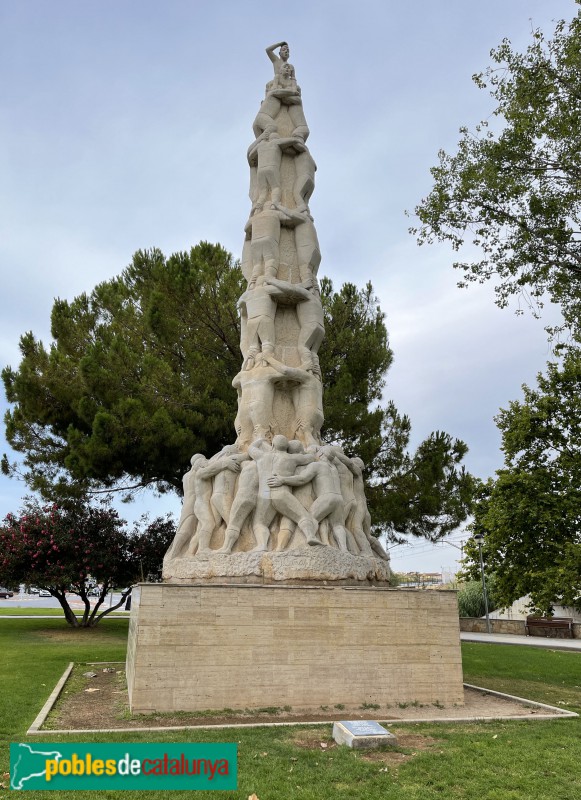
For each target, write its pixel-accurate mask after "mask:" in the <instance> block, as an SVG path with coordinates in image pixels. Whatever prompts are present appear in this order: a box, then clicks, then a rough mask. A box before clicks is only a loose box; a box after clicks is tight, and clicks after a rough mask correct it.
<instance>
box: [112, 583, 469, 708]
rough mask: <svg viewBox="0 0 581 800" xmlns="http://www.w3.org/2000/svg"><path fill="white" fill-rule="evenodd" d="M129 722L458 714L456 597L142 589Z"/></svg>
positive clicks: (134, 629) (136, 604) (133, 627)
mask: <svg viewBox="0 0 581 800" xmlns="http://www.w3.org/2000/svg"><path fill="white" fill-rule="evenodd" d="M134 593H135V597H134V600H133V605H132V610H131V623H130V634H129V646H128V656H127V677H128V684H129V697H130V703H131V707H132V709H133V711H136V712H144V713H145V712H152V711H199V710H205V709H217V710H219V709H223V708H237V709H240V708H259V707H265V706H278V707H281V706H285V705H288V706H291V707H292V709H293V710H301V709H303V710H307V709H317V708H319V707H320V706H321V705H327V706H329V707H332V706H334V705H335V704H339V703H340V704H343V705H344V706H345V708H346V709H349V708H351V709H358V708H360V706H362V705H363V704H365V703H376V704H379V705H380V706H381V707H385V706H387V705H393V704H396V703H403V702H407V703H410V702H414V701H417V702H420V703H426V704H428V703H435V702H439V703H442V704H444V705H454V704H462V702H463V688H462V665H461V654H460V636H459V624H458V609H457V602H456V593H455V592H423V591H419V590H418V591H413V590H409V589H408V590H401V589H383V588H375V587H374V588H359V587H346V586H340V587H324V586H317V587H304V586H301V587H294V586H250V585H242V586H216V585H184V584H182V585H171V584H141V585H140V586H139V587H138V588H137V587H136V589H134Z"/></svg>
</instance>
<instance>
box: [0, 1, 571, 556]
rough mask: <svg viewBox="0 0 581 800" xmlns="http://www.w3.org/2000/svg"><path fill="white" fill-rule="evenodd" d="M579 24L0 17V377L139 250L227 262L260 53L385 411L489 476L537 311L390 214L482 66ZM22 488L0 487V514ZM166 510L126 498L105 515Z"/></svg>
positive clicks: (239, 228) (322, 7)
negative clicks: (293, 81)
mask: <svg viewBox="0 0 581 800" xmlns="http://www.w3.org/2000/svg"><path fill="white" fill-rule="evenodd" d="M576 11H577V6H575V3H574V2H573V0H550V2H547V0H487V2H484V3H483V2H476V0H443V2H440V3H434V2H428V1H427V0H406V2H401V0H398V2H394V1H393V0H377V2H376V1H375V0H359V2H357V3H355V2H349V3H348V2H343V1H342V0H339V2H337V1H336V0H334V1H333V2H331V1H330V0H329V2H324V0H308V2H307V1H303V0H295V2H294V3H257V2H252V0H251V2H246V3H242V2H239V0H226V1H224V0H216V2H214V3H208V2H203V1H202V0H164V2H163V3H162V2H160V1H159V0H155V1H154V0H100V2H98V3H97V2H79V0H52V2H46V0H13V1H12V2H11V1H10V0H0V27H1V30H2V47H1V48H0V69H1V72H2V88H1V89H0V94H1V98H2V99H1V108H2V113H1V114H0V142H1V147H0V176H1V177H0V268H1V270H2V293H1V297H0V303H1V313H2V317H1V319H2V325H1V329H0V364H1V365H2V366H4V365H6V364H9V365H11V366H13V367H17V365H18V363H19V351H18V340H19V337H20V335H21V334H22V333H24V332H25V331H28V330H32V331H33V332H34V333H35V335H36V336H38V337H39V338H41V339H43V340H44V341H45V343H47V342H49V341H50V333H49V318H50V310H51V307H52V303H53V300H54V298H55V297H61V298H66V299H72V298H73V297H74V296H75V295H77V294H79V293H80V292H84V291H87V292H90V291H91V289H92V288H93V287H94V286H95V284H96V283H98V282H99V281H102V280H106V279H108V278H111V277H113V276H114V275H117V274H118V273H119V272H120V271H121V270H122V269H123V268H124V267H125V266H127V264H128V263H129V262H130V260H131V256H132V254H133V253H134V252H135V250H137V249H140V248H149V247H159V248H160V249H161V250H162V251H164V252H165V253H166V254H170V253H171V252H175V251H181V250H186V249H188V248H189V247H190V246H191V245H193V244H195V243H197V242H198V241H200V240H201V239H205V240H208V241H211V242H220V243H221V244H222V245H224V246H225V247H226V248H228V249H229V250H230V251H231V252H232V253H233V254H234V255H235V256H239V255H240V254H241V249H242V242H243V235H244V234H243V228H244V224H245V222H246V219H247V218H248V213H249V207H250V206H249V200H248V177H249V176H248V165H247V162H246V157H245V154H246V149H247V147H248V145H249V144H250V142H251V141H252V139H253V135H252V127H251V125H252V121H253V119H254V116H255V114H256V112H257V111H258V107H259V104H260V101H261V98H262V96H263V93H264V85H265V83H266V81H267V80H270V78H271V77H272V66H271V64H270V62H269V60H268V58H267V56H266V55H265V52H264V49H265V47H266V46H267V45H269V44H272V43H273V42H276V41H280V40H282V39H286V40H288V41H289V43H290V47H291V58H290V60H291V62H292V63H293V64H294V66H295V69H296V74H297V80H298V82H299V84H300V85H301V87H302V93H303V101H304V110H305V114H306V118H307V121H308V123H309V127H310V130H311V136H310V138H309V148H310V150H311V153H312V155H313V157H314V158H315V160H316V162H317V165H318V171H317V186H316V189H315V193H314V195H313V198H312V200H311V211H312V213H313V215H314V217H315V222H316V225H317V230H318V234H319V241H320V244H321V250H322V254H323V262H322V265H321V269H320V275H327V276H329V277H330V278H332V279H333V281H334V282H335V284H336V286H337V287H338V286H339V285H340V284H341V283H342V282H344V281H353V282H355V283H357V284H358V285H360V286H361V285H363V284H364V283H365V282H366V281H367V280H371V281H372V283H373V285H374V287H375V290H376V292H377V295H378V297H379V299H380V302H381V307H382V308H383V310H384V311H385V313H386V315H387V327H388V330H389V334H390V341H391V346H392V348H393V350H394V353H395V362H394V366H393V367H392V369H391V371H390V372H389V375H388V379H387V388H386V399H387V398H392V399H393V400H394V401H395V402H396V405H397V406H398V408H399V410H400V411H401V412H405V413H407V414H409V415H410V417H411V420H412V426H413V441H414V443H415V444H417V443H418V442H419V441H421V439H423V438H424V437H425V436H427V435H428V434H429V433H430V432H431V431H433V430H445V431H447V432H449V433H451V434H452V435H454V436H457V437H459V438H461V439H463V440H464V441H465V442H466V443H467V444H468V446H469V448H470V453H469V455H468V457H467V460H466V464H467V466H468V468H469V469H470V470H471V471H472V472H474V473H475V474H476V475H479V476H481V477H487V476H489V475H492V474H494V471H495V470H496V469H498V468H499V467H500V466H501V464H502V458H501V453H500V451H499V441H500V439H499V435H498V432H497V429H496V427H495V425H494V422H493V417H494V415H495V414H496V413H497V411H498V409H499V407H501V406H504V407H505V406H506V405H507V404H508V402H509V401H510V400H512V399H517V398H518V397H519V396H520V386H521V384H522V383H524V382H527V383H531V382H533V381H534V379H535V375H536V373H537V372H538V371H539V370H541V369H543V368H544V365H545V362H546V361H547V359H548V358H549V357H550V352H549V349H548V346H547V342H546V336H545V333H544V331H543V325H544V324H546V323H547V321H550V319H551V310H550V309H549V310H547V314H546V318H545V320H543V321H542V322H539V321H537V320H534V319H533V318H532V317H531V316H530V315H529V314H525V315H524V316H515V315H514V313H511V311H509V310H503V311H501V310H499V309H497V308H496V307H495V305H494V297H493V287H492V286H484V287H475V288H471V289H469V290H463V291H462V290H460V289H457V288H456V282H457V280H458V279H459V275H458V274H457V273H456V271H455V270H453V269H452V266H451V264H452V262H453V260H454V258H453V254H452V252H451V251H450V250H449V249H448V248H445V247H429V248H428V247H422V248H418V247H417V245H416V243H415V240H414V239H413V237H411V236H410V235H409V233H408V232H407V229H408V226H409V225H410V220H409V219H407V218H406V216H405V214H404V212H405V210H406V209H408V210H410V211H412V210H413V208H414V206H415V205H417V203H418V202H419V201H420V200H421V198H422V197H424V196H425V195H426V194H427V193H428V192H429V190H430V188H431V183H430V174H429V169H430V167H431V166H433V165H434V164H435V163H436V162H437V152H438V149H439V148H444V149H446V150H448V151H453V150H454V148H455V145H456V143H457V141H458V128H459V127H460V126H461V125H468V126H469V127H471V126H474V125H475V124H477V123H478V121H479V120H480V119H482V118H486V117H488V115H489V114H490V112H491V110H492V107H493V106H492V101H491V99H490V98H489V96H488V95H487V94H486V93H485V92H483V91H481V90H478V89H477V88H476V87H475V86H474V84H473V83H472V81H471V76H472V74H473V73H475V72H478V71H480V70H483V69H484V68H485V67H486V66H487V65H488V64H489V62H490V59H489V51H490V49H491V48H492V47H495V46H496V45H498V44H499V43H500V41H501V40H502V39H503V37H507V38H509V39H510V40H511V42H512V43H513V46H514V47H515V48H516V49H524V48H525V47H526V46H527V44H528V43H529V41H530V32H531V29H532V28H533V27H540V28H542V29H543V30H544V31H545V32H546V33H550V32H552V30H553V29H554V21H555V20H557V19H560V18H565V19H570V18H571V17H573V16H574V14H575V13H576ZM514 308H516V306H514V307H513V310H514ZM552 318H553V319H554V318H555V313H554V312H553V314H552ZM5 408H6V402H5V398H4V397H2V410H4V409H5ZM1 445H2V452H6V451H7V452H9V454H10V451H9V450H8V446H7V445H6V443H5V442H4V440H2V442H1ZM12 455H13V454H12ZM24 493H25V487H23V485H22V484H19V483H18V482H17V481H14V480H9V479H7V478H5V477H0V515H1V516H4V514H5V513H7V512H8V511H15V510H17V508H18V507H19V505H20V499H21V497H22V495H23V494H24ZM179 506H180V501H179V499H177V498H171V499H170V498H163V499H161V500H152V499H148V500H145V499H144V500H143V501H142V502H141V503H139V504H136V505H134V506H133V508H125V509H124V513H125V516H129V517H131V518H133V517H134V516H138V515H139V513H140V512H141V511H142V510H143V509H144V508H145V507H146V508H147V509H149V510H151V511H153V512H154V513H157V512H158V511H159V512H163V513H165V512H166V511H168V510H173V511H174V512H175V513H176V514H178V513H179ZM463 538H466V537H465V535H463V534H462V533H461V532H459V533H458V534H456V535H454V536H453V537H451V540H452V541H453V542H455V543H456V544H458V543H459V542H460V541H461V540H462V539H463ZM391 553H392V564H393V567H394V569H396V570H397V571H408V570H412V569H413V570H416V569H418V570H429V571H440V569H444V570H446V571H454V570H455V569H456V565H455V561H456V558H457V556H459V550H457V548H455V547H453V546H450V545H445V544H441V545H439V546H437V547H430V546H427V545H426V544H425V543H424V542H422V541H420V542H418V543H415V544H414V545H413V546H412V545H410V546H408V547H398V548H395V549H393V550H392V551H391Z"/></svg>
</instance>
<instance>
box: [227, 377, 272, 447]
mask: <svg viewBox="0 0 581 800" xmlns="http://www.w3.org/2000/svg"><path fill="white" fill-rule="evenodd" d="M279 382H280V373H279V372H278V370H275V369H274V368H273V367H271V366H270V365H269V364H266V365H265V366H262V365H260V364H258V365H255V366H253V367H252V368H251V369H242V370H241V371H240V372H239V373H238V375H236V377H235V378H234V380H233V381H232V386H233V387H234V388H235V389H236V390H237V391H238V413H237V415H236V419H235V421H234V428H235V430H236V435H237V444H238V446H239V447H247V446H248V445H249V444H250V442H252V441H253V440H254V439H261V438H267V437H269V436H272V404H273V401H274V387H275V384H276V383H279Z"/></svg>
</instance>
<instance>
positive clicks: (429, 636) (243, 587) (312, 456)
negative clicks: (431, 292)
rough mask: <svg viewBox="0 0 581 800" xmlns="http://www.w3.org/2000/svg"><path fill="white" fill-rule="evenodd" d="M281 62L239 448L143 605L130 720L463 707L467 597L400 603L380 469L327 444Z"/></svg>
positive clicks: (251, 227) (310, 273) (312, 267)
mask: <svg viewBox="0 0 581 800" xmlns="http://www.w3.org/2000/svg"><path fill="white" fill-rule="evenodd" d="M276 50H278V51H279V54H278V55H277V54H276V52H275V51H276ZM266 52H267V54H268V57H269V58H270V60H271V61H272V64H273V66H274V77H273V79H272V80H271V81H269V83H267V85H266V92H265V98H264V100H263V102H262V104H261V106H260V109H259V110H258V113H257V115H256V118H255V120H254V124H253V131H254V136H255V139H254V141H253V142H252V144H251V145H250V147H249V148H248V164H249V168H250V199H251V203H252V205H251V210H250V216H249V219H248V221H247V223H246V226H245V228H244V231H245V240H244V246H243V251H242V252H243V255H242V269H243V272H244V276H245V278H246V280H247V287H246V289H245V291H244V292H243V293H242V296H241V297H240V300H239V303H238V306H239V309H240V318H241V341H240V349H241V354H242V364H241V369H240V372H239V373H238V374H237V375H236V376H235V378H234V380H233V381H232V385H233V387H234V389H235V390H236V391H237V393H238V413H237V415H236V419H235V421H234V428H235V432H236V440H235V442H233V444H231V445H227V446H226V447H224V448H223V449H222V450H221V451H220V452H219V453H216V454H215V455H213V456H212V457H210V458H206V457H205V456H204V455H202V454H199V453H198V454H196V455H194V456H193V457H192V459H191V469H190V470H189V472H187V473H186V475H185V476H184V502H183V507H182V513H181V517H180V521H179V525H178V530H177V533H176V536H175V539H174V541H173V542H172V545H171V547H170V548H169V550H168V552H167V554H166V556H165V558H164V566H163V579H164V583H163V584H143V585H141V586H139V587H137V588H136V589H135V591H134V595H135V596H134V600H133V604H132V610H131V622H130V630H129V643H128V651H127V680H128V686H129V701H130V704H131V708H132V709H133V710H134V711H138V712H151V711H199V710H203V709H221V708H225V707H229V708H237V709H240V708H256V707H263V706H268V705H272V706H277V707H279V706H284V705H289V706H291V707H292V708H293V709H295V710H298V709H301V710H304V711H307V710H309V709H318V708H320V706H321V705H325V706H329V707H331V706H334V705H337V704H340V705H342V706H344V707H345V709H346V710H350V709H353V710H354V709H359V708H360V707H361V706H362V704H365V703H374V704H377V705H380V706H384V705H390V704H393V703H396V702H420V703H426V704H429V703H435V702H440V703H444V704H446V705H452V704H461V703H462V702H463V687H462V666H461V655H460V636H459V622H458V611H457V603H456V597H455V593H452V592H420V591H410V590H399V589H391V588H389V578H390V574H391V573H390V568H389V557H388V555H387V553H386V552H385V551H384V549H383V548H382V547H381V545H380V544H379V542H378V541H377V539H376V538H374V537H373V536H372V535H371V520H370V515H369V511H368V509H367V502H366V499H365V485H364V480H363V470H364V464H363V462H362V461H361V459H359V458H358V457H357V456H356V455H354V454H352V455H350V456H349V455H347V454H346V453H345V452H344V451H343V449H342V448H341V447H340V446H338V445H337V444H336V443H325V442H324V441H323V439H322V438H321V428H322V425H323V421H324V413H323V385H322V375H321V369H320V364H319V358H318V351H319V347H320V345H321V343H322V341H323V338H324V335H325V330H324V317H323V309H322V305H321V299H320V295H319V286H318V283H317V271H318V268H319V264H320V261H321V253H320V250H319V243H318V239H317V232H316V229H315V224H314V220H313V217H312V215H311V211H310V199H311V195H312V193H313V190H314V187H315V171H316V165H315V162H314V160H313V158H312V156H311V154H310V152H309V149H308V147H307V144H306V142H307V138H308V135H309V128H308V126H307V123H306V120H305V116H304V112H303V104H302V95H301V91H300V88H299V86H298V85H297V82H296V77H295V71H294V68H293V67H292V66H291V64H289V62H288V57H289V51H288V45H287V44H286V43H284V42H280V43H278V44H276V45H272V46H271V47H269V48H267V51H266Z"/></svg>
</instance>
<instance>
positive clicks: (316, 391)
mask: <svg viewBox="0 0 581 800" xmlns="http://www.w3.org/2000/svg"><path fill="white" fill-rule="evenodd" d="M266 360H267V361H268V363H269V364H270V365H271V366H272V367H274V369H275V370H277V371H278V372H280V374H281V375H283V376H284V377H285V378H287V379H288V380H289V381H291V382H294V383H296V384H297V385H296V386H295V387H293V388H292V390H291V391H292V397H293V405H294V409H295V417H296V419H295V435H296V434H297V433H298V434H301V435H302V437H303V439H304V441H305V443H306V445H307V447H309V446H314V447H319V446H320V444H321V440H320V435H319V434H320V432H321V426H322V424H323V422H324V420H325V417H324V414H323V387H322V384H321V381H320V379H319V378H318V377H317V376H316V375H313V373H311V372H307V371H306V370H304V369H300V368H298V367H287V366H286V365H285V364H281V362H280V361H277V360H276V359H275V358H274V357H273V356H270V355H268V356H267V357H266Z"/></svg>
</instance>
